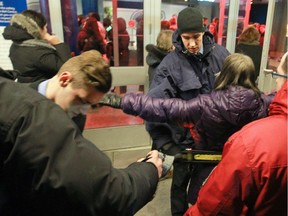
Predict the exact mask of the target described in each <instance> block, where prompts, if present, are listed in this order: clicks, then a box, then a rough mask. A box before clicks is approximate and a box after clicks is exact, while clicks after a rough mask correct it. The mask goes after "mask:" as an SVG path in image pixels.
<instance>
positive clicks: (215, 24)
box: [208, 17, 219, 43]
mask: <svg viewBox="0 0 288 216" xmlns="http://www.w3.org/2000/svg"><path fill="white" fill-rule="evenodd" d="M218 25H219V18H218V17H214V18H213V19H212V22H211V23H210V25H209V27H208V30H209V32H211V33H212V34H213V37H214V40H215V42H216V43H217V42H218Z"/></svg>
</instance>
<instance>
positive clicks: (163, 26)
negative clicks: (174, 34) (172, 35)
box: [161, 20, 170, 30]
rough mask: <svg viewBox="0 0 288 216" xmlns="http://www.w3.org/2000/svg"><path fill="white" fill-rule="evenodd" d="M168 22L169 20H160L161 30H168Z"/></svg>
mask: <svg viewBox="0 0 288 216" xmlns="http://www.w3.org/2000/svg"><path fill="white" fill-rule="evenodd" d="M169 29H170V22H169V20H161V30H169Z"/></svg>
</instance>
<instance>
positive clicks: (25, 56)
mask: <svg viewBox="0 0 288 216" xmlns="http://www.w3.org/2000/svg"><path fill="white" fill-rule="evenodd" d="M21 17H22V16H16V18H14V19H15V22H16V21H17V24H16V23H14V24H12V25H11V26H7V27H6V28H5V29H4V32H3V37H4V38H5V39H6V40H12V41H13V43H12V45H11V47H10V53H9V57H10V59H11V62H12V65H13V69H14V70H18V71H19V72H20V74H19V75H18V82H23V83H29V82H35V81H37V80H41V79H49V78H51V77H53V76H54V75H55V74H56V73H57V72H58V71H59V69H60V67H61V66H62V65H63V64H64V62H65V61H67V60H68V59H69V58H70V57H71V54H70V48H69V46H68V45H67V44H65V43H60V44H58V45H55V46H52V45H50V44H49V43H48V42H47V41H45V40H41V39H40V36H39V30H38V29H32V26H30V25H29V27H30V28H28V26H26V25H25V24H27V23H26V22H22V18H21ZM19 23H23V26H20V25H19ZM24 23H25V24H24ZM27 25H28V24H27ZM27 29H28V30H27Z"/></svg>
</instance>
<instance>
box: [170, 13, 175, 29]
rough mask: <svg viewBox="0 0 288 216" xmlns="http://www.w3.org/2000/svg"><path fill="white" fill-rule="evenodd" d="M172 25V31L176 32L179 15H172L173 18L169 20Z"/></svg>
mask: <svg viewBox="0 0 288 216" xmlns="http://www.w3.org/2000/svg"><path fill="white" fill-rule="evenodd" d="M169 23H170V27H169V28H170V30H172V31H175V30H176V29H177V15H175V14H174V15H172V17H171V18H170V19H169Z"/></svg>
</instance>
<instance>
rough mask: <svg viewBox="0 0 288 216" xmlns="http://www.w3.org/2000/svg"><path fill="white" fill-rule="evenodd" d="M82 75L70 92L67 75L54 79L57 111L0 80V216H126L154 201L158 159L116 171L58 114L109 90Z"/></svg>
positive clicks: (16, 85)
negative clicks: (57, 84) (60, 103)
mask: <svg viewBox="0 0 288 216" xmlns="http://www.w3.org/2000/svg"><path fill="white" fill-rule="evenodd" d="M78 59H79V60H83V59H81V57H80V58H77V57H76V58H75V59H73V60H72V62H73V61H78ZM83 70H85V71H86V73H85V74H84V73H82V76H81V77H78V78H79V80H75V82H73V84H72V83H71V82H72V79H70V78H71V75H70V74H69V73H68V72H67V71H66V72H65V71H64V72H63V73H64V74H63V76H59V83H60V84H61V87H60V88H59V91H60V92H61V93H59V94H58V97H55V100H54V102H55V103H57V101H59V100H61V101H63V102H62V105H61V107H59V106H58V105H56V104H55V103H53V102H52V101H51V100H48V99H47V98H46V97H44V96H42V95H40V94H39V93H37V92H36V91H35V90H33V89H31V88H30V87H27V86H24V85H23V84H22V85H21V84H19V83H16V82H13V81H11V80H8V79H5V78H2V77H1V78H0V122H1V124H0V134H1V135H0V142H1V145H0V167H1V168H0V172H1V180H0V194H1V202H0V215H1V216H8V215H29V216H33V215H55V216H60V215H61V216H65V215H67V216H68V215H69V216H70V215H79V216H80V215H87V216H98V215H123V216H124V215H125V216H126V215H134V214H135V213H136V212H137V211H138V210H139V209H140V208H142V207H143V206H144V205H145V204H146V203H148V202H149V201H150V200H151V199H152V198H153V196H154V194H155V191H156V188H157V183H158V180H159V177H160V175H161V171H162V168H161V166H162V160H161V159H160V158H159V157H158V156H159V155H158V152H157V151H151V152H149V153H148V155H147V157H146V159H145V162H144V161H143V159H141V160H139V162H135V163H132V164H130V165H129V166H128V167H127V168H125V169H116V168H114V167H113V166H112V164H111V161H110V159H109V158H108V157H107V155H106V154H104V153H103V152H101V151H100V150H99V149H98V148H97V147H96V146H95V145H94V144H93V143H91V142H90V141H88V140H87V139H85V138H83V136H82V135H81V133H80V131H79V130H78V128H77V127H76V126H75V124H74V123H73V122H72V121H71V119H70V118H69V117H68V116H67V115H66V113H65V112H64V110H68V109H69V107H71V106H72V105H76V106H77V107H79V108H80V107H83V106H84V107H86V106H88V105H89V106H90V105H91V104H96V103H97V102H98V100H99V99H100V98H101V97H102V96H103V94H104V93H103V92H107V91H108V90H109V89H110V87H111V83H106V84H104V86H102V82H103V80H102V79H103V77H100V76H99V77H97V76H93V75H92V74H93V73H91V67H90V66H86V67H85V68H83ZM74 78H75V79H76V76H75V77H74ZM81 79H82V81H84V85H83V82H81ZM65 86H66V87H65ZM47 93H48V92H47ZM60 95H61V96H60ZM142 161H143V162H142Z"/></svg>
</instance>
